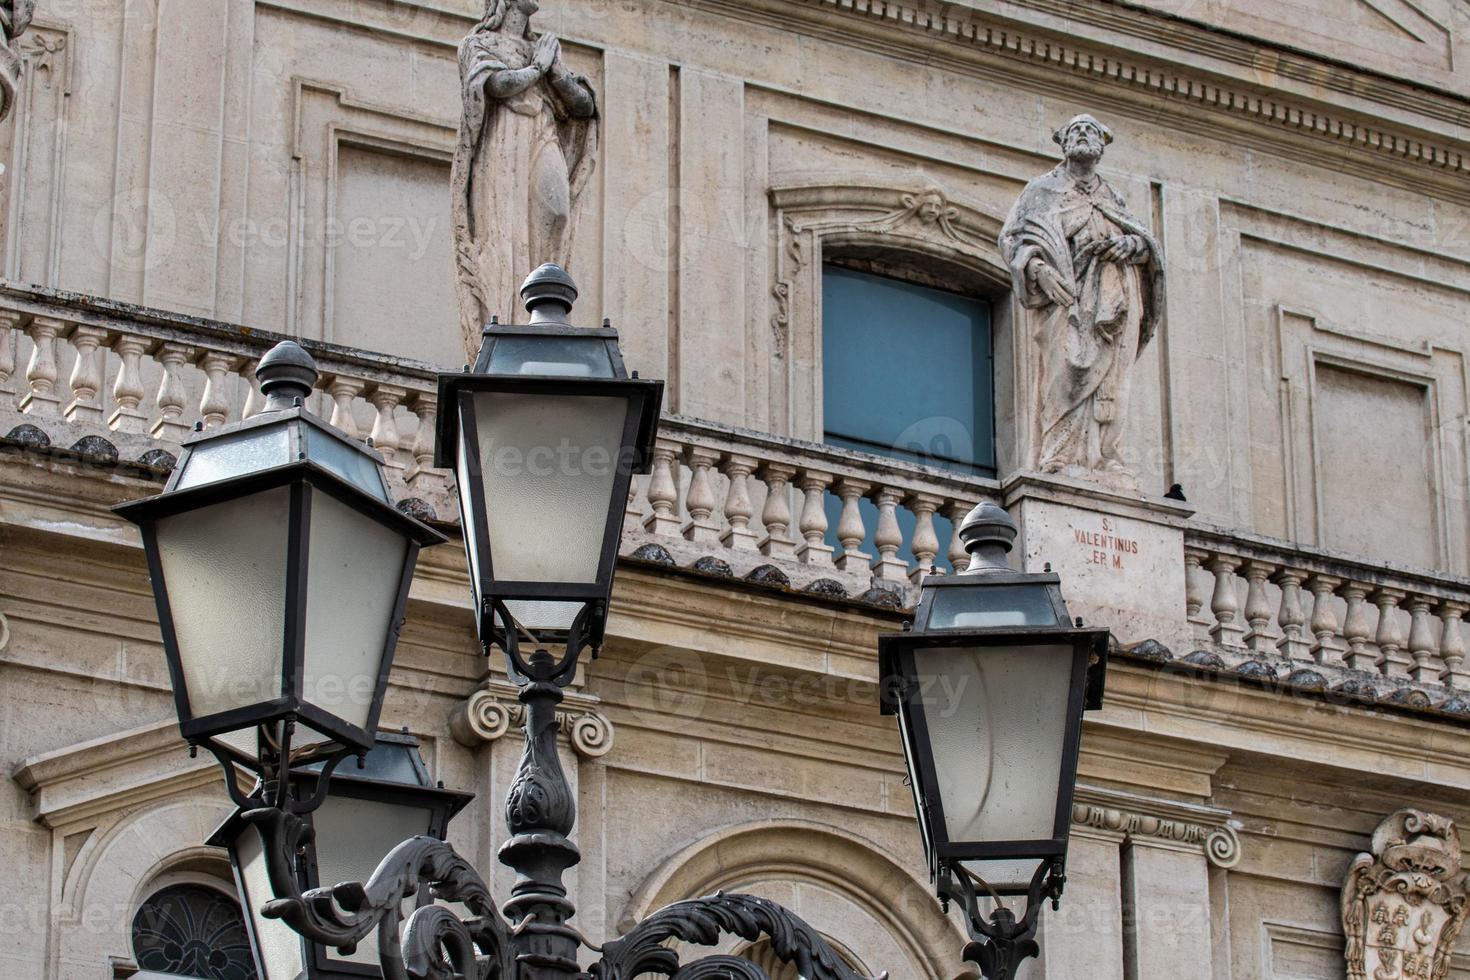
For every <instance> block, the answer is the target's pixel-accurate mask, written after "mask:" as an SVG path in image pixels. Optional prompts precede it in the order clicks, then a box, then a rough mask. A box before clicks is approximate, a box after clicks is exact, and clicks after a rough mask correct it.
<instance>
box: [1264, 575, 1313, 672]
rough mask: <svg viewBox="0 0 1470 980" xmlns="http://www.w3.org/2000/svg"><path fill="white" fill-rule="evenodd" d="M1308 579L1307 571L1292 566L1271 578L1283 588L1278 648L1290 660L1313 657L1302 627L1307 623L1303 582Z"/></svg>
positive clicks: (1310, 645)
mask: <svg viewBox="0 0 1470 980" xmlns="http://www.w3.org/2000/svg"><path fill="white" fill-rule="evenodd" d="M1306 580H1307V573H1306V572H1299V571H1297V570H1296V569H1292V568H1283V569H1281V570H1280V571H1278V572H1277V573H1276V575H1275V576H1274V577H1273V578H1272V579H1271V581H1273V582H1275V583H1276V587H1277V588H1279V589H1280V590H1281V611H1280V613H1279V614H1278V615H1277V617H1276V622H1277V624H1278V625H1279V626H1280V627H1281V639H1279V640H1277V641H1276V649H1277V650H1279V651H1280V652H1281V654H1282V656H1284V657H1286V658H1287V659H1288V660H1300V661H1310V660H1311V659H1312V644H1311V643H1310V642H1309V641H1308V640H1307V639H1306V637H1304V636H1303V635H1302V627H1303V626H1305V625H1307V614H1306V611H1305V610H1304V609H1303V608H1302V583H1303V582H1305V581H1306Z"/></svg>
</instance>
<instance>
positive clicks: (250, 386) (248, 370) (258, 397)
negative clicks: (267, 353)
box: [240, 361, 265, 419]
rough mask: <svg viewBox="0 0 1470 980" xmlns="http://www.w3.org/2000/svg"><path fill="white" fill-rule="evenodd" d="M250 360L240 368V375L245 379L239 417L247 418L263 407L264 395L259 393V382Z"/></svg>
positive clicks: (253, 363) (254, 363)
mask: <svg viewBox="0 0 1470 980" xmlns="http://www.w3.org/2000/svg"><path fill="white" fill-rule="evenodd" d="M258 363H259V362H258V361H256V362H252V363H251V364H250V365H249V366H248V367H244V368H241V369H240V377H242V378H244V379H245V404H244V405H242V406H241V407H240V418H242V419H248V418H250V417H251V416H253V415H255V414H256V413H257V412H259V411H260V410H261V409H262V408H264V407H265V396H264V395H262V394H261V393H260V382H259V381H257V380H256V379H255V365H256V364H258Z"/></svg>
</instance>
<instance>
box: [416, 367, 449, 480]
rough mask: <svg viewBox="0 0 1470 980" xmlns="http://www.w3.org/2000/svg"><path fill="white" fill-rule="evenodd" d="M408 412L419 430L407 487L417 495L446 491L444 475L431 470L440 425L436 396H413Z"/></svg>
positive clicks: (437, 398) (418, 393)
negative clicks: (435, 431)
mask: <svg viewBox="0 0 1470 980" xmlns="http://www.w3.org/2000/svg"><path fill="white" fill-rule="evenodd" d="M408 410H409V411H410V412H412V413H413V415H414V418H416V419H418V423H419V424H418V428H417V429H415V430H414V433H413V448H412V449H410V450H409V452H410V453H411V454H412V456H413V469H412V471H411V472H410V473H409V475H408V485H409V486H410V487H412V488H413V489H414V490H415V491H417V492H421V493H422V492H427V491H431V490H442V489H445V488H446V484H445V480H444V474H443V473H440V472H439V471H438V470H436V469H434V434H435V433H434V430H435V429H436V428H437V427H438V424H439V396H438V395H433V394H430V393H429V392H427V391H420V392H416V393H415V394H414V395H413V398H412V400H411V401H410V402H409V406H408Z"/></svg>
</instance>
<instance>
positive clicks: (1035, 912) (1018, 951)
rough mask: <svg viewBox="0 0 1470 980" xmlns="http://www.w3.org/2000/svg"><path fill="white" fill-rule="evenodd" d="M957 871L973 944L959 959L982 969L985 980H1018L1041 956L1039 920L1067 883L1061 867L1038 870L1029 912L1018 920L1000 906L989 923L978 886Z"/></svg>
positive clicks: (1029, 895)
mask: <svg viewBox="0 0 1470 980" xmlns="http://www.w3.org/2000/svg"><path fill="white" fill-rule="evenodd" d="M954 870H955V871H956V872H957V873H956V874H955V876H954V880H955V881H956V882H957V883H958V885H959V890H960V897H961V899H962V900H963V902H964V906H965V922H966V925H967V926H968V927H969V932H970V942H968V943H966V944H965V948H964V951H963V952H962V953H961V954H960V955H961V956H963V957H964V958H965V959H967V960H969V961H970V962H971V963H974V964H975V965H976V966H978V967H980V975H981V976H983V977H985V978H986V980H1015V977H1016V974H1017V972H1018V971H1019V970H1020V969H1021V964H1022V963H1024V962H1025V961H1026V960H1028V959H1030V958H1032V957H1033V956H1037V955H1039V954H1040V953H1041V947H1040V946H1039V945H1038V944H1037V942H1036V920H1037V918H1038V917H1039V916H1040V915H1041V905H1042V902H1044V901H1048V900H1049V901H1050V902H1051V903H1052V907H1053V908H1055V907H1056V905H1057V902H1058V900H1059V899H1060V898H1061V895H1062V887H1063V886H1064V885H1065V884H1066V880H1067V879H1066V877H1065V876H1064V875H1063V874H1062V871H1061V865H1060V864H1052V863H1043V864H1042V865H1041V866H1040V867H1038V868H1037V869H1036V873H1035V874H1034V875H1032V877H1031V885H1030V887H1029V888H1028V889H1027V893H1026V910H1025V911H1024V912H1023V913H1022V914H1021V917H1020V918H1019V919H1018V918H1016V914H1015V913H1014V912H1012V911H1011V910H1010V909H1009V908H1008V907H1006V906H1005V905H1003V904H999V903H998V904H997V906H996V908H995V909H994V910H993V911H992V912H991V913H990V919H989V920H988V921H987V920H986V918H985V917H984V916H983V915H981V914H980V896H979V894H978V893H977V892H976V890H975V882H974V881H972V880H971V877H970V875H969V873H968V872H967V871H965V869H964V868H963V867H959V868H956V869H954Z"/></svg>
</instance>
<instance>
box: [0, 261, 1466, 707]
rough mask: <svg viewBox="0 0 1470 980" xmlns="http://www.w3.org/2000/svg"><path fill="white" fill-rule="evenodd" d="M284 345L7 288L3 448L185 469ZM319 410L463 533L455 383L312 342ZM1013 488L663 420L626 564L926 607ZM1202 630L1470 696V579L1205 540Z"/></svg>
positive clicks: (1193, 530) (631, 527) (1199, 537)
mask: <svg viewBox="0 0 1470 980" xmlns="http://www.w3.org/2000/svg"><path fill="white" fill-rule="evenodd" d="M281 339H282V337H280V336H279V335H276V334H271V333H268V332H265V331H256V330H251V329H249V328H245V327H239V326H235V325H231V324H224V323H219V322H216V321H209V320H202V319H198V318H192V317H188V316H183V315H177V314H168V313H163V312H161V311H157V310H149V309H141V308H137V307H130V306H126V305H124V304H116V303H111V302H107V301H103V300H97V299H93V298H89V297H83V296H77V295H74V294H67V293H60V292H56V291H51V290H41V289H32V288H24V287H18V286H14V285H8V284H0V441H9V442H11V443H16V442H19V443H25V444H27V445H30V446H33V447H37V446H39V447H47V446H50V447H55V448H57V449H70V450H73V451H76V452H78V453H81V454H83V455H87V456H90V457H106V458H111V459H114V460H117V461H119V462H125V463H137V464H140V465H143V466H147V467H152V468H153V469H155V470H160V469H165V468H167V467H168V466H171V465H172V460H173V458H175V457H176V455H177V453H178V446H179V441H180V440H181V439H182V438H183V437H184V436H185V435H186V434H187V433H188V432H189V431H190V430H192V429H193V428H195V427H196V426H199V427H202V428H205V429H209V428H214V427H218V426H221V425H224V424H226V423H227V422H230V421H233V420H236V419H239V418H248V417H249V416H250V415H252V414H254V413H255V412H257V411H259V410H260V408H261V406H262V405H263V404H264V399H263V398H262V397H261V395H260V392H259V390H258V388H257V387H256V384H255V380H254V366H255V364H256V363H257V362H258V360H259V358H260V357H261V356H262V355H263V354H264V353H265V351H267V350H268V349H269V348H270V347H271V346H273V345H274V344H275V343H277V342H278V341H279V340H281ZM304 345H305V346H306V347H307V349H308V350H310V351H311V353H312V355H313V356H314V357H315V358H316V359H317V363H318V365H319V367H320V368H321V371H322V374H321V379H320V382H319V384H318V390H317V392H316V393H315V394H314V395H313V404H312V406H311V407H312V408H313V410H315V411H316V412H318V413H319V414H321V415H322V416H323V417H326V418H329V419H330V420H331V422H332V423H333V424H334V425H337V426H339V427H340V428H342V429H343V430H344V431H346V432H347V433H349V434H350V435H352V436H354V437H357V438H362V439H370V440H371V441H372V445H373V446H374V447H375V448H377V449H378V450H379V451H380V452H381V453H382V455H383V456H384V459H385V461H386V463H387V472H388V477H389V480H390V483H391V484H392V489H393V492H394V494H395V495H396V496H397V498H398V499H399V500H401V501H402V502H403V503H402V506H404V507H405V509H407V510H409V511H411V512H413V513H416V514H418V515H419V516H421V517H425V518H427V519H434V520H439V521H445V522H450V521H453V520H454V519H455V516H456V514H457V506H456V502H455V497H454V487H453V481H452V480H451V479H450V478H449V475H448V474H447V473H445V472H444V471H442V470H436V469H434V468H433V467H432V466H431V465H430V464H431V462H432V459H433V439H434V424H435V416H436V413H437V411H438V406H437V405H436V403H435V378H434V375H435V373H436V371H437V370H438V369H437V368H436V366H434V365H430V364H426V363H422V362H414V361H412V360H407V359H404V358H399V357H388V356H385V355H380V354H373V353H369V352H365V351H359V350H353V349H349V348H345V347H339V346H335V345H332V344H326V343H321V342H315V341H305V342H304ZM981 500H995V501H1000V500H1001V488H1000V486H999V485H998V484H997V483H996V481H994V480H989V479H985V478H981V477H974V476H967V475H962V474H957V473H953V472H950V471H946V470H941V469H936V468H932V467H928V466H923V465H920V464H917V463H912V462H907V461H903V460H898V459H889V458H885V457H880V456H874V455H870V454H866V453H859V452H852V451H849V450H845V449H839V448H836V447H832V446H825V445H817V444H812V443H804V442H800V441H796V440H792V439H787V438H783V437H779V436H773V435H768V434H765V433H760V432H753V431H748V430H742V429H737V428H732V427H728V426H722V425H718V424H715V423H710V422H705V421H700V420H695V419H688V418H682V417H678V416H666V417H665V418H664V420H663V423H662V426H661V429H660V434H659V440H658V444H657V447H656V449H655V451H654V455H653V467H652V472H651V473H649V474H647V475H645V476H640V477H639V478H638V479H636V480H635V481H634V483H633V486H632V491H631V493H630V495H629V499H628V503H627V515H628V516H627V520H626V522H625V531H624V540H623V546H622V553H623V554H624V555H627V556H631V557H634V558H637V559H641V560H645V561H656V562H662V563H669V564H675V565H678V566H681V567H686V568H692V569H694V570H696V571H698V572H703V573H707V574H712V575H718V576H734V577H750V578H754V579H757V580H759V581H762V582H766V583H768V584H769V583H775V584H784V585H788V586H790V587H792V588H796V589H803V590H807V591H811V592H815V593H818V594H826V595H831V596H834V597H837V596H848V597H864V598H867V599H869V601H879V602H883V603H885V604H889V605H901V606H909V605H912V604H913V602H914V601H915V600H916V598H917V585H918V583H919V582H920V581H921V580H922V579H923V577H924V576H925V575H928V574H932V573H940V572H945V571H947V570H949V568H950V567H952V564H953V562H954V561H955V560H957V559H959V558H961V557H963V553H964V549H963V548H962V547H961V545H960V542H959V539H958V536H957V535H956V534H955V531H954V529H955V527H956V526H957V525H958V523H959V521H960V520H961V519H962V517H963V516H964V514H965V513H966V512H967V511H968V510H969V509H970V508H971V507H973V506H974V505H975V504H976V503H978V502H979V501H981ZM1180 560H1181V561H1182V562H1183V564H1184V566H1185V580H1186V583H1187V589H1186V604H1185V605H1186V608H1185V609H1184V610H1183V613H1184V619H1185V621H1187V623H1188V624H1189V627H1190V629H1191V630H1192V631H1193V632H1194V634H1195V639H1196V641H1197V642H1198V644H1199V645H1200V646H1203V647H1208V648H1210V649H1213V650H1215V651H1218V652H1220V653H1221V654H1222V655H1224V657H1225V658H1226V659H1227V660H1228V661H1234V662H1237V663H1239V662H1244V661H1246V660H1250V659H1257V660H1264V661H1269V662H1275V663H1278V664H1280V665H1282V666H1283V667H1288V668H1289V667H1290V666H1291V665H1292V664H1297V663H1299V664H1302V665H1315V666H1319V667H1329V668H1334V669H1337V670H1342V671H1359V672H1367V673H1368V674H1370V675H1372V676H1373V677H1375V678H1378V679H1379V680H1380V681H1386V682H1389V683H1391V684H1403V685H1408V686H1411V687H1415V688H1429V689H1433V690H1435V691H1439V692H1457V691H1465V690H1470V670H1467V668H1466V664H1465V640H1464V636H1463V630H1462V621H1463V619H1464V617H1465V615H1466V613H1467V611H1470V579H1465V578H1459V577H1455V576H1448V575H1439V574H1434V573H1430V572H1425V571H1417V570H1412V569H1403V568H1397V567H1394V566H1385V565H1383V564H1381V563H1370V562H1366V561H1363V560H1360V559H1354V558H1351V557H1348V556H1342V555H1336V554H1332V553H1329V552H1325V551H1319V550H1314V549H1311V548H1304V547H1298V546H1296V545H1293V544H1291V543H1289V542H1284V541H1279V540H1275V539H1269V538H1263V537H1258V536H1254V535H1250V534H1245V533H1240V532H1237V531H1232V530H1227V529H1221V528H1213V527H1209V526H1204V525H1198V524H1194V525H1190V526H1188V527H1187V529H1186V533H1185V546H1184V549H1183V554H1182V555H1181V556H1180Z"/></svg>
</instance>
